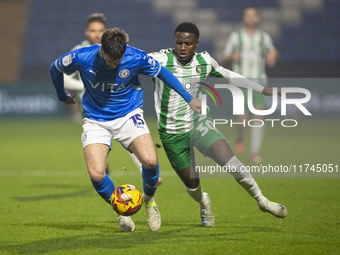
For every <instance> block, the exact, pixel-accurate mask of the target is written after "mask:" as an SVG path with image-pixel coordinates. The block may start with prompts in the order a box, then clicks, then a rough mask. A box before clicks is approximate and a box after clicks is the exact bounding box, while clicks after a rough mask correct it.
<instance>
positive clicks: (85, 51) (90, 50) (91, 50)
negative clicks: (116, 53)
mask: <svg viewBox="0 0 340 255" xmlns="http://www.w3.org/2000/svg"><path fill="white" fill-rule="evenodd" d="M99 49H100V44H94V45H91V46H88V47H82V48H79V49H76V50H75V51H74V52H75V53H76V55H78V56H79V57H83V56H86V57H87V56H89V55H93V54H97V53H98V51H99Z"/></svg>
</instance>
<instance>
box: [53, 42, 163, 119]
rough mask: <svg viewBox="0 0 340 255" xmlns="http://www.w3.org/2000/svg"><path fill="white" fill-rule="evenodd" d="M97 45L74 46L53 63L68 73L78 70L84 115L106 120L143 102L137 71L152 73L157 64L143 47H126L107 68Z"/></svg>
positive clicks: (146, 73)
mask: <svg viewBox="0 0 340 255" xmlns="http://www.w3.org/2000/svg"><path fill="white" fill-rule="evenodd" d="M99 49H100V45H98V44H96V45H93V46H90V47H85V48H81V49H77V50H74V51H71V52H69V53H66V54H65V55H63V56H61V57H60V58H58V59H57V60H56V61H55V62H54V65H55V67H56V68H57V69H58V70H59V71H60V72H63V73H65V74H67V75H70V74H72V73H74V72H76V71H79V73H80V77H81V79H82V81H83V83H84V86H85V93H84V96H83V108H84V116H85V117H86V118H89V119H94V120H98V121H110V120H114V119H117V118H120V117H123V116H125V115H126V114H128V113H129V112H131V111H133V110H135V109H136V108H139V107H142V106H143V90H142V88H141V85H140V82H139V80H138V74H144V75H147V76H152V77H156V76H157V75H158V74H159V72H160V70H161V65H160V64H159V63H158V61H156V60H154V59H153V58H152V57H150V56H148V55H147V54H146V53H145V52H144V51H142V50H138V49H136V48H133V47H131V46H127V47H126V51H125V54H124V57H123V60H122V61H121V62H120V64H119V65H118V66H117V68H115V69H109V68H108V67H107V65H106V63H105V61H104V59H103V57H102V56H101V53H100V50H99Z"/></svg>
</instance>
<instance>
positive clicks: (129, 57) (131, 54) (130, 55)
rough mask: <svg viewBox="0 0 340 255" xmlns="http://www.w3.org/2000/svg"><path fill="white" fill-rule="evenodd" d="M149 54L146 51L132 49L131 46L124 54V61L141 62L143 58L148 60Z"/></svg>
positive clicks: (128, 46)
mask: <svg viewBox="0 0 340 255" xmlns="http://www.w3.org/2000/svg"><path fill="white" fill-rule="evenodd" d="M146 57H147V54H146V53H145V51H144V50H141V49H138V48H135V47H132V46H130V45H126V49H125V53H124V59H125V60H126V61H128V62H129V61H133V62H139V61H140V60H141V59H142V58H146Z"/></svg>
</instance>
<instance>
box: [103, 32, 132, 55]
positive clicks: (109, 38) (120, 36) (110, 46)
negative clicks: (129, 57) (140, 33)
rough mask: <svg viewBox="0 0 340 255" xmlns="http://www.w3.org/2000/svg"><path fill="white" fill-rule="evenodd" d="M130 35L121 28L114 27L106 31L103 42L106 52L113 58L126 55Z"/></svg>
mask: <svg viewBox="0 0 340 255" xmlns="http://www.w3.org/2000/svg"><path fill="white" fill-rule="evenodd" d="M127 40H128V35H127V33H125V31H124V30H122V29H120V28H117V27H115V28H112V29H108V30H106V31H105V33H104V34H103V36H102V39H101V44H102V49H103V51H104V53H105V54H107V55H109V56H110V58H111V59H120V58H122V57H123V56H124V53H125V50H126V42H127Z"/></svg>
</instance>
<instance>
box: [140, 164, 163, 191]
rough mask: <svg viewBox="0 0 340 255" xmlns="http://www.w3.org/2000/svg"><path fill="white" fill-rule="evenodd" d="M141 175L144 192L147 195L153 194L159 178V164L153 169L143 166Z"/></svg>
mask: <svg viewBox="0 0 340 255" xmlns="http://www.w3.org/2000/svg"><path fill="white" fill-rule="evenodd" d="M142 177H143V189H144V193H145V194H146V195H148V196H153V195H154V194H155V191H156V189H157V183H158V178H159V164H158V165H157V167H156V168H154V169H148V168H146V167H145V166H143V171H142Z"/></svg>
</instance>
